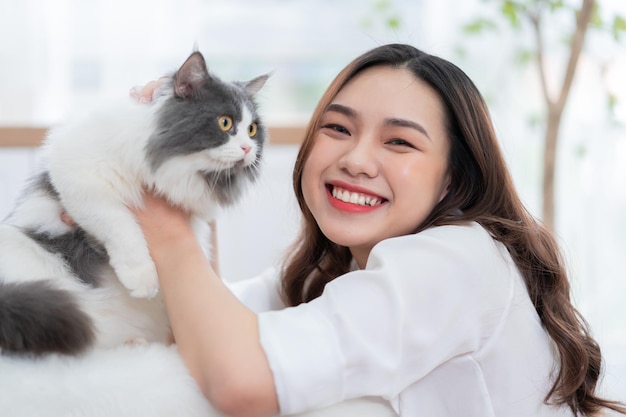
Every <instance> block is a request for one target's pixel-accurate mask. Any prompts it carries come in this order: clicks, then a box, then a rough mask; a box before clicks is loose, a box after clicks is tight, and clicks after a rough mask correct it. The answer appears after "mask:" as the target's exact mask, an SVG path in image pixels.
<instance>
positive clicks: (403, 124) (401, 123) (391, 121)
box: [385, 118, 432, 140]
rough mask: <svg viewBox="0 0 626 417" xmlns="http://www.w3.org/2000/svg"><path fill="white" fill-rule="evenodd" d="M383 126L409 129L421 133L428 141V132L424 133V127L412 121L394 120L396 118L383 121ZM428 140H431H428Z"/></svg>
mask: <svg viewBox="0 0 626 417" xmlns="http://www.w3.org/2000/svg"><path fill="white" fill-rule="evenodd" d="M385 125H387V126H399V127H408V128H410V129H415V130H417V131H418V132H421V133H422V134H423V135H424V136H426V137H427V138H428V139H430V136H429V135H428V132H427V131H426V129H425V128H424V126H422V125H421V124H419V123H417V122H414V121H412V120H407V119H396V118H391V119H385ZM430 140H432V139H430Z"/></svg>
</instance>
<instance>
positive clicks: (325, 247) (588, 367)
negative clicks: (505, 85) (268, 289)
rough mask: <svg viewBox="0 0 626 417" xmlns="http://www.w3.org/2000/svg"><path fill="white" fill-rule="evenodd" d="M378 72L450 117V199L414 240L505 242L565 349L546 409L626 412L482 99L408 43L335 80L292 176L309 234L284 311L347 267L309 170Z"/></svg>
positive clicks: (286, 283)
mask: <svg viewBox="0 0 626 417" xmlns="http://www.w3.org/2000/svg"><path fill="white" fill-rule="evenodd" d="M374 66H388V67H392V68H403V69H406V70H409V71H411V73H412V74H413V75H414V76H415V77H416V78H417V79H420V80H422V81H423V82H425V83H427V84H428V85H430V87H431V88H433V89H434V91H435V92H436V93H437V94H438V96H439V98H440V100H441V102H442V105H443V108H444V110H445V114H446V117H447V120H445V126H446V129H447V135H448V138H449V140H450V143H451V147H450V153H449V156H448V174H449V175H450V187H449V192H448V194H447V195H446V197H445V198H444V199H443V200H442V201H441V202H439V204H437V205H436V206H435V208H434V209H433V211H432V213H430V215H429V216H428V218H426V219H425V220H424V222H423V223H422V224H420V225H419V226H418V227H416V229H415V232H419V231H421V230H424V229H427V228H429V227H432V226H439V225H450V224H467V223H468V222H472V221H475V222H478V223H479V224H481V225H482V226H483V227H484V228H485V229H486V230H487V231H488V232H489V233H490V234H491V236H493V238H494V239H496V240H498V241H500V242H502V243H503V244H504V245H505V246H506V247H507V249H508V251H509V253H510V254H511V256H512V258H513V260H514V262H515V263H516V264H517V267H518V268H519V270H520V272H521V274H522V275H523V277H524V280H525V282H526V287H527V289H528V293H529V294H530V298H531V300H532V302H533V304H534V306H535V309H536V310H537V313H538V315H539V317H540V319H541V322H542V324H543V327H544V328H545V330H546V331H547V332H548V334H549V335H550V337H551V339H552V340H553V342H554V344H555V346H556V348H557V350H558V360H559V367H558V369H557V370H558V372H557V374H556V377H555V380H554V384H553V385H552V387H551V389H550V391H549V392H548V393H547V395H546V397H545V401H546V402H548V403H554V404H559V405H561V404H565V405H567V406H568V407H569V408H570V409H571V410H572V411H573V412H574V414H575V415H585V416H593V415H595V414H596V413H598V412H599V411H600V410H601V409H602V408H609V409H612V410H615V411H618V412H620V413H624V414H626V407H625V406H624V404H621V403H620V402H617V401H611V400H606V399H603V398H600V397H598V396H596V394H595V389H596V386H597V383H598V379H599V377H600V374H601V370H602V356H601V352H600V347H599V346H598V344H597V343H596V341H595V340H594V339H593V338H592V336H591V334H590V330H589V328H588V325H587V323H586V322H585V320H584V318H583V317H582V316H581V315H580V313H579V312H578V311H577V310H576V308H575V307H574V306H573V305H572V302H571V299H570V284H569V281H568V277H567V273H566V268H565V266H564V261H563V258H562V255H561V252H560V249H559V247H558V245H557V243H556V240H555V238H554V237H553V235H552V234H551V233H550V232H549V231H548V230H546V228H545V227H543V225H542V224H541V223H540V222H539V221H537V220H536V219H535V218H533V216H532V215H531V214H530V213H529V212H528V211H527V210H526V208H525V207H524V205H523V204H522V202H521V200H520V198H519V196H518V194H517V192H516V190H515V187H514V185H513V181H512V179H511V176H510V173H509V171H508V169H507V166H506V163H505V161H504V158H503V156H502V152H501V150H500V147H499V145H498V140H497V137H496V134H495V132H494V129H493V125H492V122H491V117H490V115H489V110H488V108H487V105H486V104H485V102H484V99H483V97H482V95H481V94H480V92H479V91H478V89H477V88H476V86H475V85H474V83H473V82H472V81H471V80H470V79H469V77H467V75H466V74H465V73H464V72H463V71H462V70H461V69H459V68H458V67H457V66H455V65H454V64H452V63H450V62H448V61H446V60H445V59H442V58H439V57H436V56H433V55H430V54H427V53H425V52H422V51H420V50H419V49H416V48H414V47H412V46H409V45H401V44H390V45H384V46H380V47H378V48H375V49H373V50H371V51H369V52H366V53H365V54H363V55H361V56H359V57H357V58H356V59H355V60H354V61H352V62H351V63H350V64H349V65H348V66H347V67H346V68H344V69H343V70H342V71H341V72H340V73H339V75H337V77H336V78H335V79H334V80H333V82H332V83H331V85H330V87H329V88H328V90H327V91H326V93H325V94H324V95H323V97H322V98H321V100H320V102H319V104H318V105H317V108H316V109H315V112H314V113H313V116H312V118H311V121H310V123H309V125H308V127H307V130H306V133H305V138H304V141H303V143H302V147H301V148H300V151H299V154H298V157H297V160H296V163H295V168H294V173H293V187H294V190H295V193H296V197H297V200H298V204H299V206H300V209H301V211H302V214H303V226H302V230H301V233H300V237H299V239H298V240H297V241H296V244H295V245H294V246H293V248H292V251H290V255H289V257H288V258H287V259H286V260H285V264H284V267H283V271H282V295H283V297H284V299H285V301H286V302H287V304H288V305H298V304H300V303H303V302H307V301H310V300H312V299H314V298H316V297H318V296H319V295H320V294H321V293H322V291H323V289H324V286H325V285H326V284H327V283H328V282H330V281H331V280H333V279H335V278H336V277H338V276H339V275H342V274H344V273H346V272H348V270H349V268H350V262H351V255H350V252H349V250H348V248H346V247H343V246H339V245H337V244H335V243H333V242H331V241H330V240H328V239H327V238H326V237H325V236H324V234H323V233H322V232H321V230H320V229H319V227H318V225H317V223H316V222H315V219H314V218H313V215H312V214H311V212H310V211H309V209H308V207H307V206H306V203H305V202H304V197H303V194H302V185H301V180H302V170H303V167H304V164H305V163H306V160H307V158H308V156H309V154H310V152H311V148H312V146H313V142H314V139H315V136H316V134H317V132H318V130H319V129H320V126H319V123H320V118H321V115H322V114H323V113H324V111H325V109H326V108H327V106H328V105H329V104H330V103H331V101H332V100H333V99H334V98H335V96H336V95H337V93H338V92H339V91H340V90H341V89H342V88H343V86H345V85H346V83H347V82H348V81H350V80H351V79H352V78H354V77H355V76H356V75H357V74H359V73H360V72H361V71H363V70H365V69H367V68H371V67H374Z"/></svg>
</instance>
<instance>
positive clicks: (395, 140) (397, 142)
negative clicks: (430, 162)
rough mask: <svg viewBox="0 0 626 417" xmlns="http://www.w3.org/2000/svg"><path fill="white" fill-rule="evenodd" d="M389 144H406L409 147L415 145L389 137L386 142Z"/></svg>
mask: <svg viewBox="0 0 626 417" xmlns="http://www.w3.org/2000/svg"><path fill="white" fill-rule="evenodd" d="M387 143H388V144H389V145H395V146H406V147H409V148H415V146H413V144H412V143H410V142H407V141H406V140H404V139H397V138H396V139H391V140H390V141H388V142H387Z"/></svg>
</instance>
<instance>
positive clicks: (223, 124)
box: [217, 116, 233, 132]
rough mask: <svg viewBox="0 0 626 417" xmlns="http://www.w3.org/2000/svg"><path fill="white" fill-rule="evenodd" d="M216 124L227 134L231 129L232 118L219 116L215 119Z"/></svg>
mask: <svg viewBox="0 0 626 417" xmlns="http://www.w3.org/2000/svg"><path fill="white" fill-rule="evenodd" d="M217 123H218V124H219V126H220V129H222V130H223V131H224V132H228V131H229V130H230V128H231V127H233V118H232V117H230V116H220V117H218V118H217Z"/></svg>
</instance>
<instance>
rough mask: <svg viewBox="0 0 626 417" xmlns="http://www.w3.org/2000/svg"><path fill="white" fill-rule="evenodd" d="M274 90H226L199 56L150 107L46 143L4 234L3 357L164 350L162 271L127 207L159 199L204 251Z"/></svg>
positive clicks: (128, 105)
mask: <svg viewBox="0 0 626 417" xmlns="http://www.w3.org/2000/svg"><path fill="white" fill-rule="evenodd" d="M267 78H268V76H267V75H263V76H260V77H257V78H254V79H253V80H250V81H248V82H224V81H222V80H220V79H219V78H218V77H216V76H215V75H213V74H211V73H210V72H209V71H208V70H207V67H206V63H205V60H204V58H203V56H202V54H200V53H199V52H194V53H193V54H191V56H189V58H188V59H187V60H186V61H185V63H184V64H183V65H182V66H181V67H180V68H179V69H178V71H176V72H175V73H174V74H173V75H172V76H171V77H169V78H168V81H166V82H165V83H164V84H163V85H162V86H161V87H160V88H159V89H158V91H156V92H155V98H154V102H153V104H152V105H145V104H139V103H137V102H136V101H135V100H134V99H132V98H130V97H129V98H126V99H125V100H121V101H116V102H114V103H109V104H108V105H106V106H103V107H102V108H99V109H97V110H95V111H92V112H88V113H87V114H86V115H85V116H83V117H82V118H77V119H76V120H73V121H70V122H69V123H67V124H65V125H63V126H60V127H58V128H54V129H52V130H51V131H50V132H49V134H48V137H47V138H46V141H45V143H44V146H43V148H42V153H43V160H44V164H43V169H42V171H41V172H40V173H38V174H37V175H36V176H35V177H34V178H32V179H31V181H30V185H29V186H28V187H27V188H26V190H25V192H24V194H23V196H22V197H21V199H20V200H19V201H18V204H17V205H16V207H15V208H14V210H13V211H12V213H11V214H10V215H9V216H8V218H7V219H6V220H5V221H4V222H3V223H2V224H1V225H0V350H1V351H3V352H4V353H7V352H13V353H28V354H41V353H48V352H58V353H64V354H77V353H80V352H84V351H85V350H86V349H88V348H91V347H113V346H118V345H120V344H123V343H125V342H127V341H130V340H136V339H139V340H145V341H148V342H151V341H159V342H166V341H167V340H168V337H169V334H170V330H169V325H168V321H167V318H166V314H165V309H164V306H163V304H162V302H161V300H160V297H155V296H156V295H157V293H158V280H157V275H156V269H155V266H154V264H153V262H152V260H151V258H150V255H149V253H148V248H147V245H146V242H145V240H144V237H143V234H142V232H141V229H140V228H139V226H138V224H137V222H136V221H135V219H134V217H133V215H132V213H131V212H130V210H129V208H128V206H140V205H141V201H142V192H143V191H144V188H145V189H149V190H152V191H154V192H155V193H157V194H159V195H161V196H164V197H165V198H167V199H168V200H169V201H170V202H171V203H172V204H174V205H177V206H179V207H182V208H184V209H185V210H186V211H188V212H189V213H191V216H192V222H193V224H194V226H195V229H196V230H197V235H198V238H199V239H200V241H201V242H208V237H207V236H206V232H207V228H206V225H207V223H208V222H209V221H210V220H212V219H214V217H215V215H216V213H217V210H218V208H219V207H224V206H228V205H230V204H232V203H234V202H235V201H237V199H238V198H239V197H240V195H241V194H242V191H243V189H244V187H245V186H246V185H247V184H248V183H250V182H252V181H253V180H254V179H255V178H256V177H257V175H258V171H259V164H260V162H261V158H262V151H263V146H264V143H265V142H266V139H267V131H266V128H265V126H264V124H263V123H262V121H261V119H260V117H259V114H258V112H257V104H256V102H255V94H256V93H257V92H258V91H259V89H260V88H261V87H262V86H263V85H264V84H265V82H266V80H267ZM62 212H66V213H67V214H69V216H70V217H71V218H72V219H73V220H74V221H75V223H76V225H68V224H66V223H64V222H63V221H61V213H62ZM207 253H208V251H207Z"/></svg>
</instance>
